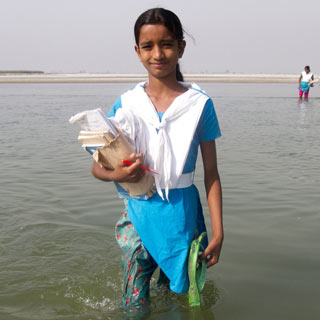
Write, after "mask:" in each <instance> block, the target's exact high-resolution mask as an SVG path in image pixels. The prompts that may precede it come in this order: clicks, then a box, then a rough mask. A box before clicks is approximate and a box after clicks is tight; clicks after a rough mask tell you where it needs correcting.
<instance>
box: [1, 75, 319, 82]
mask: <svg viewBox="0 0 320 320" xmlns="http://www.w3.org/2000/svg"><path fill="white" fill-rule="evenodd" d="M318 77H319V76H315V78H316V79H317V78H318ZM146 78H147V75H144V74H92V73H74V74H54V73H43V74H0V83H115V82H139V81H144V80H146ZM184 78H185V81H195V82H230V83H231V82H233V83H297V82H298V79H299V75H296V74H294V75H293V74H184Z"/></svg>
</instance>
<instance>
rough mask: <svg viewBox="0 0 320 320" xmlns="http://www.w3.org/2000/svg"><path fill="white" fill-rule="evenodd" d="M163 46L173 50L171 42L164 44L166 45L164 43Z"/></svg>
mask: <svg viewBox="0 0 320 320" xmlns="http://www.w3.org/2000/svg"><path fill="white" fill-rule="evenodd" d="M163 46H164V47H165V48H171V47H172V43H171V42H164V43H163Z"/></svg>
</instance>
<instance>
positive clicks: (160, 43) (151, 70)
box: [135, 24, 186, 79]
mask: <svg viewBox="0 0 320 320" xmlns="http://www.w3.org/2000/svg"><path fill="white" fill-rule="evenodd" d="M185 45H186V43H185V41H178V40H176V39H174V36H173V34H172V33H171V32H170V31H169V30H168V29H167V28H166V27H165V26H164V25H162V24H145V25H143V26H142V27H141V29H140V36H139V45H138V46H137V45H136V46H135V50H136V52H137V55H138V57H139V59H140V61H141V62H142V63H143V65H144V67H145V68H146V69H147V71H148V74H149V76H153V77H155V78H158V79H165V78H170V77H174V78H175V77H176V67H177V63H178V60H179V58H181V57H182V55H183V52H184V48H185Z"/></svg>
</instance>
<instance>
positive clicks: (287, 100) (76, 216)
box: [0, 84, 320, 320]
mask: <svg viewBox="0 0 320 320" xmlns="http://www.w3.org/2000/svg"><path fill="white" fill-rule="evenodd" d="M131 86H132V84H105V85H103V84H92V85H88V84H78V85H70V84H69V85H45V84H42V85H32V84H29V85H0V111H1V118H0V137H1V140H0V141H1V145H2V148H1V151H2V152H1V157H0V168H1V171H0V181H1V188H0V199H1V201H0V319H1V320H2V319H3V320H18V319H30V320H31V319H32V320H37V319H41V320H46V319H48V320H49V319H81V320H82V319H86V320H88V319H121V318H123V317H124V315H123V314H122V312H121V311H120V309H119V302H120V298H121V283H122V275H121V270H120V261H121V257H120V249H119V248H118V246H117V244H116V242H115V240H114V224H115V223H116V221H117V219H118V217H119V215H120V213H121V212H122V202H121V201H120V200H119V199H118V198H117V196H116V192H115V190H114V187H113V185H112V184H109V183H103V182H100V181H98V180H95V179H94V178H92V177H91V175H90V172H89V167H90V165H91V159H90V158H89V155H88V154H87V153H86V152H84V151H82V149H81V146H80V144H79V143H78V142H77V141H76V137H77V133H78V128H77V127H75V126H71V125H70V124H69V123H68V119H69V117H70V116H71V115H73V114H75V113H77V112H79V111H83V110H86V109H89V108H95V107H104V108H105V110H106V111H107V110H108V108H109V107H110V106H111V105H112V103H113V102H114V101H115V99H116V98H117V97H118V96H119V95H120V93H122V92H123V91H124V90H126V89H127V88H130V87H131ZM202 87H203V88H204V89H205V90H206V91H207V92H208V94H209V95H211V96H212V97H213V99H214V103H215V106H216V111H217V114H218V116H219V120H220V125H221V129H222V134H223V137H222V138H220V139H219V140H218V142H217V146H218V158H219V169H220V174H221V178H222V184H223V191H224V220H225V233H226V234H225V242H224V247H223V252H222V256H221V261H220V263H219V264H218V265H217V266H215V267H214V268H211V269H210V270H209V272H208V276H207V283H206V287H205V289H204V291H203V293H202V299H203V303H202V306H201V308H200V309H190V308H189V307H188V303H187V299H186V296H184V295H176V294H164V293H161V292H157V291H155V290H153V291H152V313H151V315H150V317H149V318H150V319H223V320H226V319H228V320H229V319H230V320H234V319H240V320H242V319H243V320H247V319H259V320H264V319H290V320H293V319H308V320H311V319H318V317H319V313H320V307H319V302H318V299H319V294H320V291H319V288H320V277H319V270H320V255H319V240H320V233H319V225H320V224H319V222H320V221H319V220H320V197H319V191H320V174H319V172H320V161H319V160H320V151H319V146H320V138H319V137H320V88H319V86H318V87H315V88H313V90H312V92H311V96H310V100H309V102H307V103H305V102H303V103H301V104H299V103H298V100H297V98H296V95H297V89H296V86H294V85H284V84H277V85H271V84H270V85H265V84H263V85H262V84H250V85H244V84H203V85H202ZM196 184H197V185H198V187H199V189H200V191H201V194H202V201H203V203H204V209H205V212H206V216H207V218H208V209H207V207H206V205H205V193H204V188H203V182H202V168H201V161H200V160H199V162H198V169H197V175H196ZM124 318H125V317H124Z"/></svg>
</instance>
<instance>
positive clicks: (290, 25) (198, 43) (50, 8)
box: [0, 0, 320, 74]
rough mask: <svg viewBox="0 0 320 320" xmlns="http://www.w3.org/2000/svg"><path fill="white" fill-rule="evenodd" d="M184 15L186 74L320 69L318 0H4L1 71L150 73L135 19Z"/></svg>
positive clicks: (0, 7)
mask: <svg viewBox="0 0 320 320" xmlns="http://www.w3.org/2000/svg"><path fill="white" fill-rule="evenodd" d="M158 6H160V7H165V8H167V9H170V10H172V11H174V12H175V13H176V14H177V15H178V16H179V18H180V20H181V22H182V24H183V26H184V29H185V30H186V31H187V32H188V33H189V34H191V35H192V38H191V37H189V36H188V35H186V41H187V47H186V51H185V54H184V57H183V58H182V60H181V69H182V72H185V73H223V72H226V71H229V72H236V73H239V72H241V73H293V74H296V73H300V72H301V71H302V70H303V68H304V66H305V65H310V66H311V70H312V71H313V72H314V73H316V74H318V73H320V40H319V39H320V37H319V35H318V31H319V30H320V24H319V22H320V20H319V16H320V0H308V1H301V0H203V1H201V0H197V1H194V0H193V1H188V0H171V1H170V0H163V1H161V0H157V1H154V0H135V1H133V0H118V1H108V0H0V70H17V69H23V70H26V69H27V70H42V71H45V72H72V73H73V72H98V73H144V72H145V71H144V69H143V67H142V66H141V64H140V62H139V60H138V59H137V57H136V54H135V52H134V37H133V26H134V23H135V20H136V19H137V17H138V16H139V14H140V13H142V12H143V11H145V10H147V9H149V8H153V7H158Z"/></svg>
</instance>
